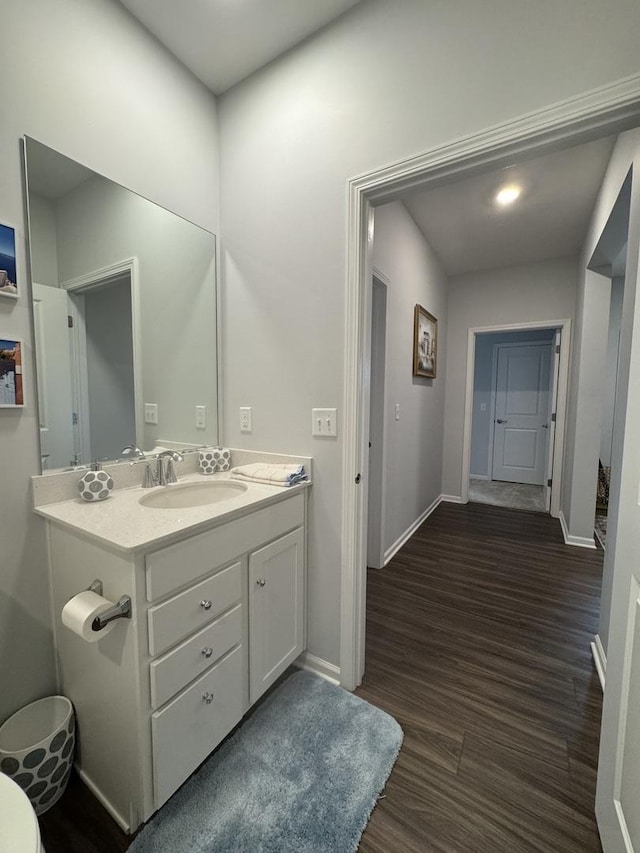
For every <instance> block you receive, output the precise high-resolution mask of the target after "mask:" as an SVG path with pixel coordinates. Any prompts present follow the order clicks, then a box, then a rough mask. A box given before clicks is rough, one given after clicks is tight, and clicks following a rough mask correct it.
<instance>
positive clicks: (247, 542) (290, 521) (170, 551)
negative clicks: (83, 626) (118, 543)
mask: <svg viewBox="0 0 640 853" xmlns="http://www.w3.org/2000/svg"><path fill="white" fill-rule="evenodd" d="M303 521H304V496H303V495H302V494H297V495H294V496H293V497H290V498H287V499H286V500H283V501H280V502H279V503H276V504H273V506H269V507H265V508H264V509H260V510H257V511H256V512H252V513H250V514H249V515H246V516H243V517H242V518H238V519H236V520H235V521H229V522H227V523H226V524H222V525H221V526H220V527H215V528H214V529H213V530H207V532H206V533H200V534H199V535H198V536H192V537H191V538H190V539H187V540H185V541H184V542H177V543H176V544H175V545H170V546H169V547H168V548H163V549H162V550H161V551H156V552H155V553H153V554H148V555H147V558H146V569H147V601H155V600H156V599H158V598H162V597H163V596H165V595H168V593H170V592H173V590H176V589H179V588H180V587H181V586H184V585H185V584H188V583H191V582H192V581H194V580H195V579H196V578H199V577H202V575H206V574H209V573H210V572H212V571H214V570H215V569H216V568H217V567H218V566H224V565H225V564H226V563H228V562H230V561H231V560H233V559H235V558H236V557H239V556H241V555H242V554H246V553H248V552H249V551H253V550H254V548H258V547H260V546H261V545H264V544H266V543H267V542H270V541H271V540H272V539H276V538H277V537H278V536H280V535H281V534H282V533H286V532H287V531H289V530H293V528H294V527H299V526H300V525H301V524H302V523H303Z"/></svg>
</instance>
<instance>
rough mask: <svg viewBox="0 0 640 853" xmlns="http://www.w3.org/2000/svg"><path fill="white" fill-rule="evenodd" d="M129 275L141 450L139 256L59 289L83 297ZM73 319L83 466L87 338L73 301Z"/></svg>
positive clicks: (77, 439) (137, 441) (76, 440)
mask: <svg viewBox="0 0 640 853" xmlns="http://www.w3.org/2000/svg"><path fill="white" fill-rule="evenodd" d="M126 275H128V276H129V287H130V293H131V336H132V338H133V340H132V342H131V343H132V352H133V403H134V413H135V423H136V435H135V444H136V446H137V447H142V446H143V444H144V419H143V417H142V410H143V397H142V375H141V369H142V335H141V311H140V286H139V278H138V259H137V258H136V257H132V258H125V259H124V260H122V261H116V262H115V263H113V264H109V265H108V266H105V267H100V268H99V269H96V270H91V272H88V273H85V274H84V275H80V276H77V277H76V278H71V279H68V280H67V281H63V282H61V283H60V287H61V288H62V289H64V290H66V291H67V292H68V293H69V295H70V296H82V295H83V294H84V293H86V291H88V290H92V289H94V288H98V287H108V286H109V279H112V280H114V281H116V280H119V279H121V278H123V277H124V276H126ZM71 310H72V316H73V320H74V335H73V337H72V346H71V358H72V360H73V365H74V371H73V373H74V376H73V377H72V382H73V385H74V396H75V400H76V403H77V408H78V418H79V422H80V423H79V427H80V429H79V430H78V431H77V432H76V434H75V435H74V444H75V445H76V447H77V450H78V451H79V452H80V453H81V456H82V459H83V460H84V462H83V464H87V463H88V462H90V461H91V459H90V458H89V456H88V455H87V454H88V448H89V437H88V429H89V390H88V387H89V386H88V377H87V337H86V326H85V322H84V312H83V311H82V313H81V311H80V310H79V307H78V304H77V303H75V302H72V305H71Z"/></svg>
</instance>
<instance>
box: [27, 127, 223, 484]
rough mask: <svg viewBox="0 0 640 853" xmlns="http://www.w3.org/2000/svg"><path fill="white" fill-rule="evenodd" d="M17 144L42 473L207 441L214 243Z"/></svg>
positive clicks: (42, 149) (37, 149) (210, 430)
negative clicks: (131, 451)
mask: <svg viewBox="0 0 640 853" xmlns="http://www.w3.org/2000/svg"><path fill="white" fill-rule="evenodd" d="M24 147H25V159H26V166H25V174H26V178H27V197H28V212H29V249H30V254H31V277H32V287H33V291H32V296H33V311H34V332H35V346H36V367H37V379H38V408H39V414H40V444H41V458H42V470H43V472H46V471H51V470H59V469H60V468H67V467H69V466H71V465H86V464H87V463H89V462H91V461H92V460H93V459H99V460H101V461H105V460H114V459H118V458H121V457H122V450H123V448H124V447H125V446H126V445H137V446H138V447H139V448H140V449H142V450H143V451H145V452H153V451H154V449H156V448H158V447H171V448H176V447H189V446H193V447H197V446H200V445H203V444H217V443H218V423H217V411H218V400H217V376H218V368H217V345H216V327H217V320H216V311H217V300H216V264H215V251H216V241H215V236H214V235H213V234H210V233H209V232H207V231H205V230H203V229H202V228H199V227H198V226H196V225H194V224H193V223H191V222H187V221H186V220H184V219H182V218H181V217H179V216H176V215H175V214H173V213H170V212H169V211H167V210H165V209H163V208H161V207H159V206H158V205H156V204H153V203H152V202H150V201H148V200H147V199H144V198H142V197H141V196H139V195H137V194H136V193H133V192H131V191H130V190H128V189H125V188H124V187H122V186H120V185H118V184H115V183H114V182H113V181H110V180H108V179H107V178H104V177H102V176H101V175H98V174H96V173H95V172H93V171H91V170H90V169H88V168H86V167H85V166H82V165H80V164H79V163H76V162H75V161H73V160H70V159H69V158H68V157H64V156H63V155H62V154H59V153H58V152H57V151H54V150H52V149H51V148H48V147H46V146H45V145H42V144H41V143H39V142H36V141H35V140H33V139H30V138H28V137H27V138H25V146H24Z"/></svg>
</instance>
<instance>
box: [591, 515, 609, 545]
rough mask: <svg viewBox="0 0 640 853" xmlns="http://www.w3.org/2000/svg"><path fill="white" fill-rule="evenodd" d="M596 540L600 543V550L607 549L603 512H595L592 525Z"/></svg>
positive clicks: (605, 523)
mask: <svg viewBox="0 0 640 853" xmlns="http://www.w3.org/2000/svg"><path fill="white" fill-rule="evenodd" d="M593 529H594V531H595V534H596V536H597V537H598V542H599V543H600V544H601V545H602V550H603V551H606V550H607V516H606V515H604V514H603V513H599V512H598V513H596V520H595V522H594V525H593Z"/></svg>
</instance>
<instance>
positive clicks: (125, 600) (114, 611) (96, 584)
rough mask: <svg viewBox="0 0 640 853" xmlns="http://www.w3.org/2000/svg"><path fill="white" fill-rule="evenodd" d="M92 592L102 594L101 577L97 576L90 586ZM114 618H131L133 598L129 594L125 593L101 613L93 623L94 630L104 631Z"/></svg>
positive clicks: (92, 628)
mask: <svg viewBox="0 0 640 853" xmlns="http://www.w3.org/2000/svg"><path fill="white" fill-rule="evenodd" d="M89 589H90V590H91V592H95V593H96V595H102V581H101V580H100V579H99V578H96V579H95V580H94V581H93V583H92V584H91V586H90V587H89ZM114 619H131V598H130V596H128V595H123V596H122V597H121V598H120V599H119V600H118V601H117V602H116V603H115V604H114V605H113V607H110V608H109V609H108V610H105V611H104V613H101V614H100V615H99V616H96V618H95V619H94V620H93V622H92V623H91V630H92V631H102V629H103V628H106V627H107V625H108V624H109V622H113V620H114Z"/></svg>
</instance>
